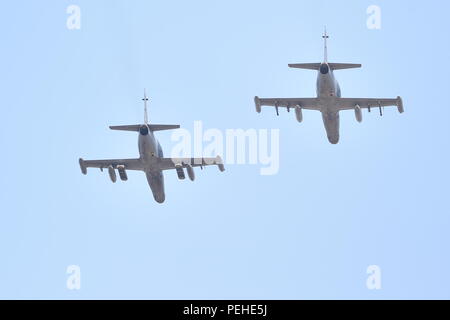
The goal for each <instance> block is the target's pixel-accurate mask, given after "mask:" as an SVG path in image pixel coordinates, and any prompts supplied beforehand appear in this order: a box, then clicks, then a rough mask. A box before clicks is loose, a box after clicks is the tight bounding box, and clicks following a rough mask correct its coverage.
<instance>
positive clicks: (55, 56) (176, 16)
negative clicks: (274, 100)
mask: <svg viewBox="0 0 450 320" xmlns="http://www.w3.org/2000/svg"><path fill="white" fill-rule="evenodd" d="M70 4H76V5H79V6H80V8H81V30H68V29H67V27H66V19H67V17H68V15H67V14H66V8H67V6H69V5H70ZM372 4H375V5H379V6H380V8H381V12H382V20H381V23H382V24H381V30H369V29H367V27H366V20H367V17H368V15H367V14H366V9H367V7H368V6H369V5H372ZM449 10H450V4H449V3H448V2H447V1H437V0H434V1H406V0H405V1H372V0H370V1H365V0H354V1H298V0H297V1H261V0H258V1H230V0H228V1H111V0H108V1H106V0H104V1H100V0H98V1H86V0H84V1H82V0H73V1H44V2H42V1H41V2H38V1H13V2H6V3H4V4H3V5H2V10H1V12H0V33H1V39H2V50H1V51H0V58H1V59H0V61H1V62H0V66H1V75H2V77H1V80H0V93H1V105H2V119H3V121H2V125H1V126H0V148H1V150H2V155H3V156H2V166H3V170H2V177H1V179H0V190H1V192H0V202H1V214H0V217H1V218H0V219H1V220H0V253H1V257H2V258H1V263H0V297H1V298H62V299H66V298H70V299H71V298H88V299H89V298H150V299H197V298H198V299H216V298H238V299H239V298H250V299H251V298H255V299H309V298H344V299H345V298H357V299H390V298H450V294H449V288H450V272H449V270H450V258H449V243H450V234H449V231H448V230H449V227H450V219H449V214H450V211H449V209H450V205H449V192H448V190H449V188H448V181H449V179H450V172H449V155H450V153H449V146H450V144H449V137H450V126H449V118H450V108H449V101H448V98H446V95H447V93H448V91H449V81H448V74H449V72H450V68H449V63H448V56H449V50H450V45H449V40H448V33H449V27H448V22H447V21H448V12H449ZM324 25H327V28H328V30H329V33H330V41H329V60H330V61H331V62H349V63H362V65H363V68H362V69H355V70H343V71H338V72H336V77H337V79H338V80H339V82H340V85H341V89H342V95H343V96H344V97H396V96H397V95H401V96H402V97H403V101H404V106H405V113H404V114H402V115H400V114H399V113H398V112H397V110H396V108H386V109H385V116H384V117H382V118H380V117H379V116H378V113H377V112H372V113H370V114H368V113H367V112H364V114H363V123H361V124H359V123H357V122H356V120H355V118H354V113H353V112H351V111H350V112H343V113H341V140H340V142H339V144H338V145H331V144H330V143H329V142H328V141H327V139H326V134H325V130H324V128H323V123H322V119H321V116H320V114H319V113H318V112H314V111H305V112H304V122H303V123H301V124H300V123H298V122H296V121H295V117H294V114H293V113H289V114H287V113H286V112H285V110H280V111H281V115H280V117H276V116H275V111H274V110H272V109H270V108H265V109H263V112H262V113H261V114H257V113H256V112H255V108H254V104H253V97H254V96H255V95H259V96H261V97H270V96H279V97H310V96H314V95H315V81H316V73H315V72H313V71H308V70H295V69H289V68H288V67H287V64H288V63H300V62H319V61H320V60H321V59H322V56H323V52H322V39H321V34H322V31H323V26H324ZM144 87H146V88H147V92H148V93H149V95H150V96H151V98H152V102H151V104H150V120H151V121H153V122H157V123H167V124H180V125H181V126H182V127H184V128H187V129H192V128H193V123H194V121H195V120H202V121H203V125H204V127H205V128H218V129H221V130H225V129H229V128H242V129H247V128H255V129H260V128H267V129H271V128H279V129H280V148H281V150H280V171H279V173H278V174H277V175H273V176H261V175H260V174H259V169H260V167H259V166H255V165H229V166H227V167H226V169H227V170H226V171H225V172H224V173H220V172H219V170H217V168H215V167H209V168H206V169H205V170H203V171H200V170H196V174H197V179H196V181H195V182H190V181H189V180H185V181H178V179H177V177H176V173H175V172H167V173H166V174H165V179H166V202H165V203H164V204H163V205H160V204H158V203H156V202H155V201H154V200H153V197H152V195H151V192H150V189H149V187H148V185H147V181H146V179H145V175H144V174H142V173H140V172H129V174H128V175H129V181H127V182H120V181H118V182H117V183H116V184H112V183H111V182H110V180H109V177H108V174H107V173H106V172H103V173H101V172H100V171H99V170H94V169H91V170H89V173H88V175H87V176H83V175H82V174H81V173H80V169H79V166H78V158H79V157H84V158H85V159H95V158H98V159H101V158H123V157H135V156H137V154H138V153H137V135H136V134H134V133H127V132H114V131H111V130H109V129H108V125H113V124H114V125H116V124H135V123H140V122H142V119H143V115H142V101H141V100H140V99H141V97H142V92H143V88H144ZM170 135H171V132H169V131H166V132H159V133H157V137H158V138H159V140H160V142H161V144H162V146H163V148H164V149H165V150H166V153H167V152H168V151H170V148H171V146H172V145H173V142H171V140H170ZM72 264H75V265H79V266H80V267H81V290H79V291H70V290H68V289H67V288H66V279H67V274H66V268H67V266H69V265H72ZM373 264H375V265H379V266H380V268H381V270H382V289H381V290H375V291H373V290H368V289H367V288H366V278H367V274H366V268H367V267H368V266H369V265H373Z"/></svg>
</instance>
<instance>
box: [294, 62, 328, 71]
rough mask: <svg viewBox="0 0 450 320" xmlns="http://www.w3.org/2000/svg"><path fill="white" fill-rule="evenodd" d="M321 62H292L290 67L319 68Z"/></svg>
mask: <svg viewBox="0 0 450 320" xmlns="http://www.w3.org/2000/svg"><path fill="white" fill-rule="evenodd" d="M320 65H321V63H290V64H288V66H289V68H298V69H309V70H319V68H320Z"/></svg>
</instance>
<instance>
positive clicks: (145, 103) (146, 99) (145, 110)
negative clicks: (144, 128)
mask: <svg viewBox="0 0 450 320" xmlns="http://www.w3.org/2000/svg"><path fill="white" fill-rule="evenodd" d="M142 101H144V123H145V124H148V114H147V101H148V97H147V93H146V92H145V89H144V98H143V99H142Z"/></svg>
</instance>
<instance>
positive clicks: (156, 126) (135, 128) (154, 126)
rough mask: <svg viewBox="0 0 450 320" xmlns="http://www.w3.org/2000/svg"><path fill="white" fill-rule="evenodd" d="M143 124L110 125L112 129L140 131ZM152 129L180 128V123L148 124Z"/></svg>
mask: <svg viewBox="0 0 450 320" xmlns="http://www.w3.org/2000/svg"><path fill="white" fill-rule="evenodd" d="M142 126H143V124H131V125H125V126H110V127H109V128H110V129H111V130H121V131H139V128H140V127H142ZM147 126H148V128H149V129H150V131H161V130H172V129H178V128H180V125H179V124H148V125H147Z"/></svg>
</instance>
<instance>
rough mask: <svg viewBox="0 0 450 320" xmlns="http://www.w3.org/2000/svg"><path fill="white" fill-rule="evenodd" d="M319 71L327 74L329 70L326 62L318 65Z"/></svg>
mask: <svg viewBox="0 0 450 320" xmlns="http://www.w3.org/2000/svg"><path fill="white" fill-rule="evenodd" d="M319 70H320V73H321V74H327V73H328V72H329V71H330V67H328V65H327V64H326V63H322V64H321V65H320V69H319Z"/></svg>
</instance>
